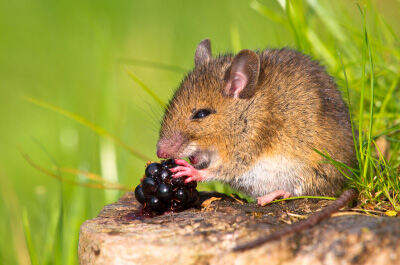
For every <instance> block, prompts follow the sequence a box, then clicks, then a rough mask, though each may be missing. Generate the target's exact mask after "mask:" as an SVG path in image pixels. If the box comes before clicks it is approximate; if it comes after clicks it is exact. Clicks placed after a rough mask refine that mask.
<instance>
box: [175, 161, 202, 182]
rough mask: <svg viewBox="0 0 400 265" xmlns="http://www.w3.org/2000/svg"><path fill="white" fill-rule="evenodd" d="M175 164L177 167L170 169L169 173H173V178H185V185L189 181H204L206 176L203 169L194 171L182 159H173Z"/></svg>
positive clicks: (194, 169)
mask: <svg viewBox="0 0 400 265" xmlns="http://www.w3.org/2000/svg"><path fill="white" fill-rule="evenodd" d="M175 163H176V164H177V165H179V166H177V167H174V168H171V169H170V170H171V172H172V173H173V175H172V177H173V178H179V177H182V176H186V177H187V178H186V179H185V183H189V182H191V181H204V180H205V178H206V177H205V176H206V170H205V169H200V170H199V169H196V168H194V167H193V166H192V165H191V164H189V163H188V162H186V161H185V160H183V159H175Z"/></svg>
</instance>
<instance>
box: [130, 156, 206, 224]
mask: <svg viewBox="0 0 400 265" xmlns="http://www.w3.org/2000/svg"><path fill="white" fill-rule="evenodd" d="M176 166H177V164H176V163H175V160H173V159H167V160H163V161H161V163H151V164H149V165H148V166H147V167H146V170H145V176H146V177H145V178H144V179H142V181H141V183H140V184H139V185H138V186H137V187H136V188H135V197H136V200H137V201H138V202H140V203H141V204H142V205H143V212H145V213H148V214H149V215H150V216H152V215H153V214H154V213H155V214H162V213H164V212H165V211H168V210H170V211H182V210H185V209H187V208H190V207H193V206H194V205H195V204H196V202H197V201H198V199H199V193H198V191H197V190H196V187H197V182H195V181H192V182H189V183H185V179H186V178H187V177H186V176H183V177H179V178H173V173H172V172H171V170H170V169H171V168H174V167H176Z"/></svg>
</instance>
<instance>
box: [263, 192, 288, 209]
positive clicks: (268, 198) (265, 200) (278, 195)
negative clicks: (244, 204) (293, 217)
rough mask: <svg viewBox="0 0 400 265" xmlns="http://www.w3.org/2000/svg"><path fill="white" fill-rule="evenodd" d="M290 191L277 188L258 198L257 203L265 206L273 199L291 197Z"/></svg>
mask: <svg viewBox="0 0 400 265" xmlns="http://www.w3.org/2000/svg"><path fill="white" fill-rule="evenodd" d="M289 197H290V193H289V192H287V191H284V190H276V191H273V192H271V193H269V194H267V195H264V196H262V197H258V198H257V204H258V205H261V206H265V205H266V204H268V203H270V202H272V201H273V200H276V199H278V198H284V199H286V198H289Z"/></svg>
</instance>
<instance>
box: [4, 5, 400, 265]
mask: <svg viewBox="0 0 400 265" xmlns="http://www.w3.org/2000/svg"><path fill="white" fill-rule="evenodd" d="M399 11H400V3H399V2H398V1H394V0H393V1H385V5H383V4H382V3H381V2H380V1H360V2H359V3H358V5H357V4H354V3H353V2H351V1H345V0H342V1H312V0H308V1H306V0H304V1H283V0H280V1H266V0H240V1H211V0H206V1H202V2H201V3H200V2H191V1H186V2H182V1H177V0H172V1H168V4H166V3H165V1H157V3H154V2H153V1H111V2H110V1H103V0H101V1H96V2H90V1H78V0H70V1H57V3H54V2H53V1H47V0H40V1H34V2H32V1H24V0H22V1H7V2H4V3H2V4H0V22H1V23H0V34H1V35H2V36H6V37H5V38H4V40H3V41H2V42H0V58H1V60H0V62H1V64H0V75H1V80H2V86H1V88H0V124H2V125H3V127H2V130H0V146H1V147H2V150H3V152H2V153H1V154H0V213H1V214H2V216H3V218H2V221H0V232H1V234H2V235H3V238H5V239H7V240H3V241H2V242H1V243H0V260H1V261H2V263H3V264H29V263H31V264H77V240H78V234H79V226H80V225H81V223H82V222H83V221H84V220H86V219H89V218H93V217H95V216H96V215H97V214H98V212H99V211H100V210H101V208H102V207H103V206H104V205H105V204H108V203H111V202H112V201H115V200H116V199H117V198H118V197H119V196H120V195H121V194H123V192H124V191H122V190H124V189H125V188H132V187H134V186H135V185H136V184H137V183H138V182H139V179H140V178H141V176H142V174H143V169H144V162H145V160H147V159H156V157H155V143H156V141H157V137H158V129H159V121H160V119H161V117H162V113H163V109H164V104H165V102H167V101H168V99H169V98H170V97H171V96H172V93H173V90H174V89H175V88H176V87H177V86H178V84H179V82H180V80H181V79H182V77H183V75H184V73H185V71H187V70H188V69H190V68H191V67H192V66H193V55H194V50H195V47H196V45H197V43H198V42H199V41H200V40H202V39H204V38H205V37H209V38H210V39H211V41H212V46H213V53H214V54H218V53H221V52H226V51H230V50H232V51H239V50H240V49H244V48H250V49H251V48H254V49H256V48H264V47H282V46H289V47H293V48H296V49H298V50H301V51H303V52H305V53H307V54H309V55H311V56H312V57H313V58H315V59H317V60H319V61H320V62H321V63H322V64H323V65H325V66H326V68H327V70H328V72H329V73H330V74H331V75H332V76H334V78H335V80H336V82H337V84H338V86H339V88H340V89H341V90H342V92H343V95H344V97H345V98H346V100H347V101H348V102H349V106H350V113H351V117H352V120H353V129H354V137H355V138H354V140H355V149H356V151H357V159H358V161H359V163H358V166H357V167H356V168H345V167H344V166H343V165H342V164H340V163H338V162H336V161H332V160H330V159H329V155H327V154H325V153H324V152H323V150H320V152H321V155H322V156H325V157H326V159H327V160H330V162H331V163H334V164H335V165H336V166H337V167H338V168H340V170H341V171H342V172H343V173H344V174H346V176H347V177H348V178H349V185H350V186H351V187H354V188H356V189H358V190H359V191H360V200H361V202H362V205H368V204H372V205H375V206H376V207H382V209H393V210H396V211H400V197H399V195H398V193H399V190H400V179H399V171H398V168H399V165H400V155H399V153H400V137H399V135H400V125H399V124H400V114H399V113H400V87H399V80H400V50H399V48H398V47H400V38H399V34H400V32H399V29H400V22H399V21H398V15H397V14H398V13H399ZM216 25H218V26H216ZM32 103H34V104H32ZM377 142H380V143H382V142H383V143H385V142H386V143H387V144H388V145H389V148H388V149H387V150H377V148H376V146H377V144H376V143H377ZM21 152H22V153H21ZM383 152H385V154H383ZM381 153H382V154H381ZM24 158H25V159H24ZM45 172H46V173H45ZM88 172H91V173H88ZM350 172H351V173H350ZM44 173H45V174H44ZM50 176H51V177H50ZM117 183H118V185H116V184H117ZM89 187H90V188H89ZM108 188H113V190H110V189H108ZM200 188H201V189H208V190H210V189H212V190H217V191H223V192H227V193H229V192H231V190H230V189H229V188H227V187H226V186H223V185H222V184H219V183H213V184H209V185H201V186H200ZM4 217H6V218H4Z"/></svg>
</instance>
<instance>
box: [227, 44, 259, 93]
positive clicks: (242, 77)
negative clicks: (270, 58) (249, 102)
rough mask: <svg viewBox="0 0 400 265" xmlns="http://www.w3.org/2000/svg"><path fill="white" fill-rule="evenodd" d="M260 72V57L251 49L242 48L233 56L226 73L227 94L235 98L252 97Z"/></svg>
mask: <svg viewBox="0 0 400 265" xmlns="http://www.w3.org/2000/svg"><path fill="white" fill-rule="evenodd" d="M259 73H260V58H259V57H258V55H257V54H256V53H255V52H253V51H250V50H242V51H241V52H239V53H238V54H237V55H236V56H235V58H233V61H232V64H231V66H230V67H229V68H228V70H227V71H226V73H225V88H224V89H225V94H226V95H228V96H231V97H235V98H251V97H252V96H253V95H254V92H255V90H256V86H257V82H258V75H259Z"/></svg>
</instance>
